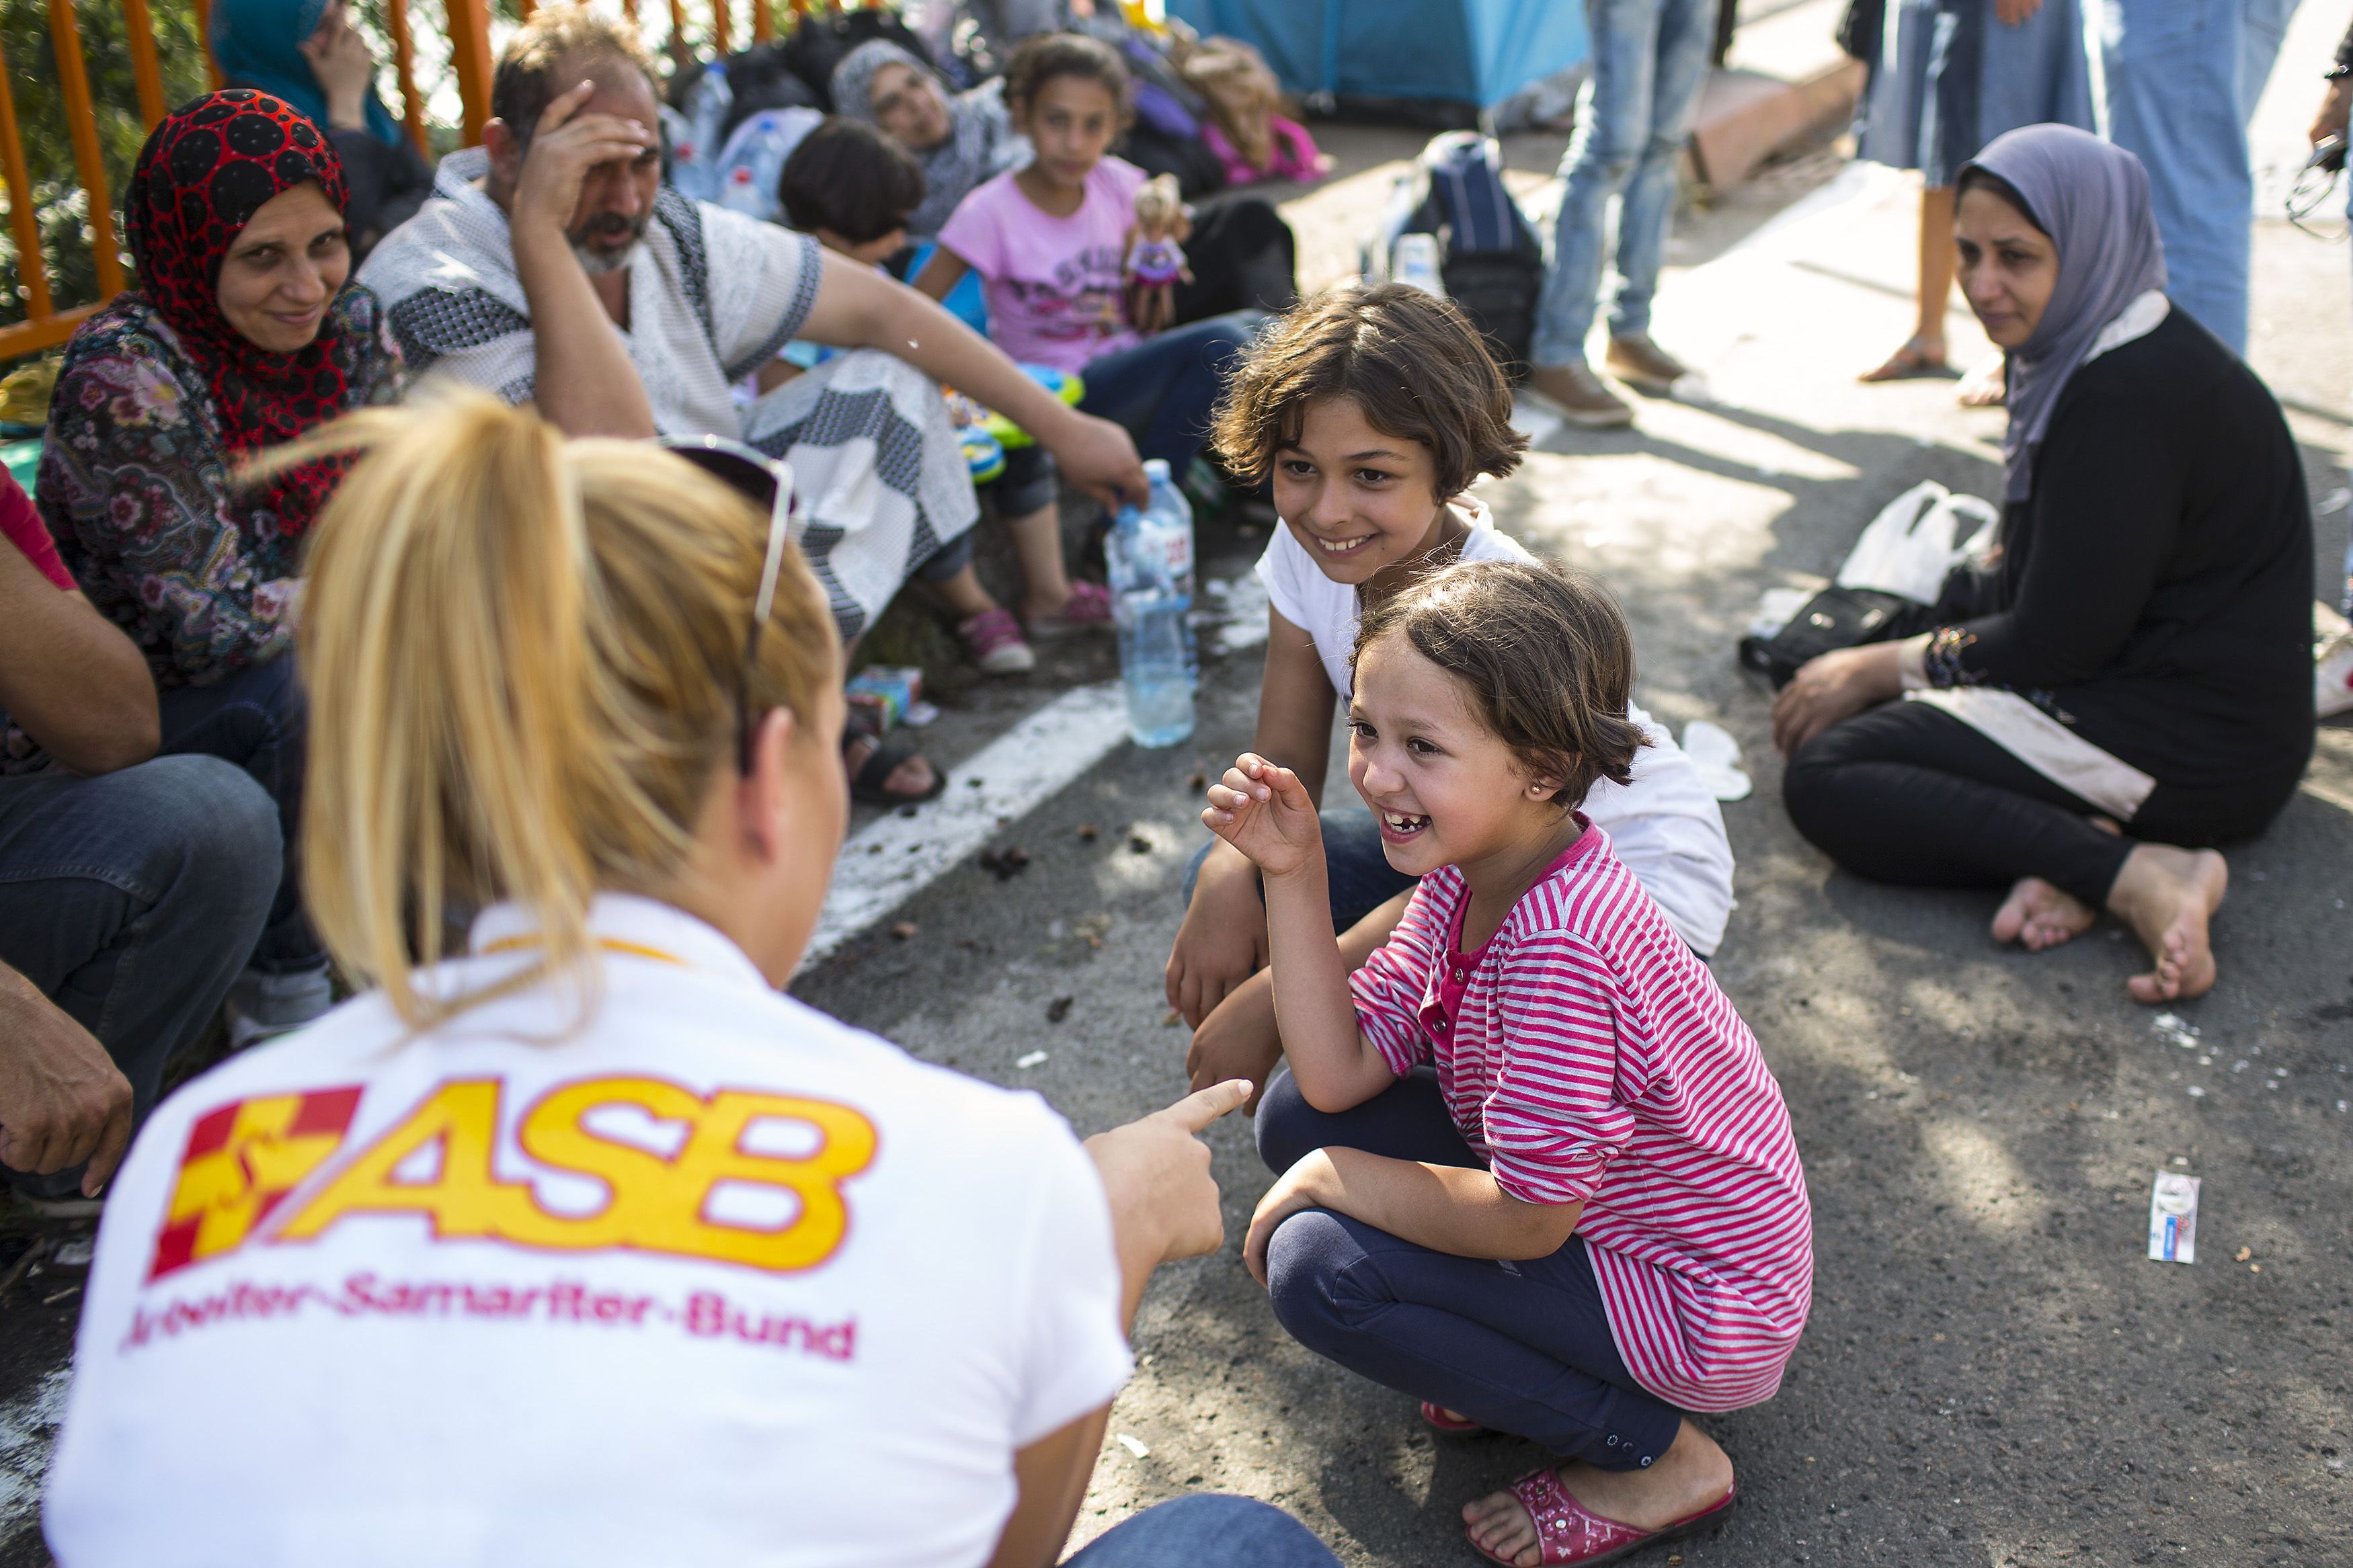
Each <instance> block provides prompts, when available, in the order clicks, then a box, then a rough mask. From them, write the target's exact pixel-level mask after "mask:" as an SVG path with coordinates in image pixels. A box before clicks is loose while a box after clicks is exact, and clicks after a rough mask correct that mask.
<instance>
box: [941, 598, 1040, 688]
mask: <svg viewBox="0 0 2353 1568" xmlns="http://www.w3.org/2000/svg"><path fill="white" fill-rule="evenodd" d="M956 637H957V639H958V640H959V641H961V642H962V643H963V644H964V647H965V652H966V653H968V654H970V655H971V656H972V662H973V663H975V664H976V665H978V666H980V668H982V669H983V670H985V671H986V672H987V673H988V674H990V675H1021V674H1024V673H1026V672H1028V671H1029V670H1032V669H1035V668H1038V656H1037V655H1036V654H1034V653H1032V652H1030V651H1029V644H1028V643H1026V642H1024V641H1022V640H1021V623H1020V622H1019V621H1017V620H1015V619H1014V618H1013V612H1012V611H1010V610H1007V609H988V610H983V611H981V612H980V614H978V615H976V616H972V617H970V618H969V619H966V620H963V621H959V622H957V623H956Z"/></svg>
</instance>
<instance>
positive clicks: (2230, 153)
mask: <svg viewBox="0 0 2353 1568" xmlns="http://www.w3.org/2000/svg"><path fill="white" fill-rule="evenodd" d="M2102 3H2103V6H2104V12H2103V15H2102V16H2101V18H2100V20H2101V49H2100V58H2101V66H2102V68H2103V71H2104V73H2105V77H2106V83H2107V109H2108V123H2107V126H2106V133H2107V136H2108V139H2109V140H2110V141H2112V142H2116V145H2117V146H2119V147H2123V148H2126V149H2128V150H2129V151H2131V152H2132V153H2134V154H2136V155H2137V157H2138V158H2139V159H2140V161H2141V163H2143V164H2144V165H2146V166H2147V170H2148V199H2149V205H2150V207H2151V209H2152V210H2153V211H2154V212H2155V214H2156V216H2157V231H2158V236H2159V237H2161V238H2162V239H2163V240H2164V241H2165V270H2166V274H2167V278H2168V282H2167V285H2166V293H2167V295H2168V297H2169V298H2170V299H2171V300H2173V302H2174V303H2175V304H2177V305H2179V306H2180V307H2181V308H2182V309H2183V310H2187V311H2189V314H2190V315H2191V316H2192V317H2193V318H2195V319H2196V321H2198V324H2199V325H2200V326H2202V327H2204V328H2205V329H2206V330H2207V331H2210V332H2212V333H2213V334H2214V335H2215V336H2216V337H2218V338H2220V339H2221V340H2222V341H2223V342H2225V343H2227V344H2229V345H2230V346H2231V349H2232V352H2233V353H2242V354H2243V353H2246V352H2247V274H2248V269H2249V268H2250V266H2251V264H2252V259H2253V224H2254V218H2255V177H2254V172H2253V167H2252V166H2251V164H2250V163H2249V162H2248V153H2247V121H2248V120H2249V119H2250V118H2251V117H2253V114H2254V112H2255V103H2256V100H2258V99H2259V98H2261V97H2262V95H2263V83H2264V82H2265V81H2266V80H2268V79H2270V77H2271V70H2272V64H2273V62H2274V60H2275V59H2276V58H2278V56H2279V46H2280V37H2281V35H2282V34H2284V32H2285V31H2286V29H2287V20H2288V16H2290V14H2291V13H2293V12H2294V11H2295V0H2102Z"/></svg>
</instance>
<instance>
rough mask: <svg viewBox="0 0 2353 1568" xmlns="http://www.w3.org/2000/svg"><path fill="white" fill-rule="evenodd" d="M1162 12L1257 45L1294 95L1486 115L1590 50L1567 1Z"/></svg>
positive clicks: (1179, 5)
mask: <svg viewBox="0 0 2353 1568" xmlns="http://www.w3.org/2000/svg"><path fill="white" fill-rule="evenodd" d="M1168 14H1169V15H1170V16H1175V17H1177V18H1179V19H1181V20H1183V21H1185V22H1187V23H1188V24H1190V25H1191V26H1193V27H1194V29H1195V30H1197V31H1198V32H1200V33H1202V34H1204V35H1207V34H1210V33H1222V34H1224V35H1225V36H1226V37H1231V38H1240V39H1242V40H1244V41H1245V42H1247V43H1250V44H1255V45H1256V46H1257V47H1258V49H1259V52H1260V53H1261V54H1263V55H1264V56H1266V63H1267V64H1268V65H1270V66H1271V67H1273V68H1274V74H1275V75H1276V76H1277V77H1279V78H1281V79H1282V85H1283V86H1284V87H1286V88H1288V89H1290V90H1292V91H1293V92H1298V93H1315V92H1324V93H1331V94H1333V95H1335V96H1345V97H1351V98H1428V99H1440V100H1446V101H1449V102H1455V103H1469V104H1472V105H1475V106H1476V107H1478V108H1480V109H1492V108H1493V107H1494V106H1495V105H1496V104H1497V103H1500V102H1502V101H1503V100H1504V99H1506V98H1509V97H1510V96H1511V95H1512V94H1513V93H1514V92H1517V91H1518V90H1519V89H1521V88H1523V87H1525V86H1526V85H1527V84H1528V83H1530V82H1532V81H1536V80H1540V79H1543V78H1545V77H1548V76H1552V75H1555V74H1556V73H1558V72H1560V71H1564V70H1567V68H1569V67H1571V66H1573V65H1575V64H1577V62H1578V61H1579V60H1582V59H1583V58H1585V50H1586V37H1585V7H1584V6H1583V5H1572V4H1569V3H1568V0H1168Z"/></svg>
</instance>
